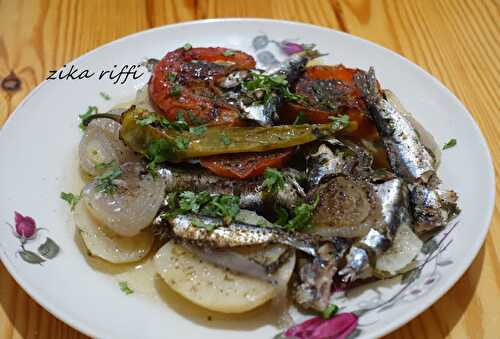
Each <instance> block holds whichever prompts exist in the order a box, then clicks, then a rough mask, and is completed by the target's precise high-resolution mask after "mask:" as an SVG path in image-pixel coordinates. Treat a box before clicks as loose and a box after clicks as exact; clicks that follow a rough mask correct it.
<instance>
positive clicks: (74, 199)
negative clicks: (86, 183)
mask: <svg viewBox="0 0 500 339" xmlns="http://www.w3.org/2000/svg"><path fill="white" fill-rule="evenodd" d="M60 197H61V199H62V200H64V201H66V202H67V203H68V204H69V206H70V207H71V210H72V211H73V210H74V209H75V206H76V204H78V202H79V201H80V199H81V197H82V196H81V195H76V194H73V193H67V192H61V195H60Z"/></svg>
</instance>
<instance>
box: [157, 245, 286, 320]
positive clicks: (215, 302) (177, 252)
mask: <svg viewBox="0 0 500 339" xmlns="http://www.w3.org/2000/svg"><path fill="white" fill-rule="evenodd" d="M154 264H155V266H156V270H157V272H158V273H159V274H160V276H161V277H162V278H163V279H164V280H165V282H166V283H167V284H168V285H169V286H170V287H171V288H172V289H173V290H175V291H176V292H177V293H179V294H181V295H182V296H184V297H185V298H186V299H188V300H189V301H191V302H193V303H195V304H197V305H199V306H202V307H205V308H207V309H209V310H213V311H218V312H223V313H243V312H247V311H250V310H252V309H254V308H256V307H258V306H260V305H262V304H264V303H266V302H267V301H269V300H270V299H272V298H273V297H274V296H275V295H276V289H275V288H274V287H273V285H271V284H270V283H268V282H265V281H262V280H258V279H255V278H250V277H247V276H244V275H241V274H236V273H233V272H230V271H228V270H226V269H224V268H221V267H218V266H215V265H213V264H211V263H207V262H204V261H202V260H200V259H199V258H198V257H197V256H195V255H194V254H192V253H191V252H189V251H188V250H187V249H185V248H184V247H182V246H181V245H179V244H176V243H175V242H174V241H170V242H168V243H167V244H166V245H164V246H163V247H162V248H160V250H159V251H158V253H156V255H155V257H154ZM294 266H295V255H292V256H290V259H289V260H288V261H287V262H286V263H285V264H284V265H283V266H282V267H281V268H280V269H279V270H278V271H277V272H276V273H275V274H277V275H279V278H278V277H277V279H278V280H279V281H280V280H285V281H288V280H289V279H290V277H291V275H292V272H293V269H294Z"/></svg>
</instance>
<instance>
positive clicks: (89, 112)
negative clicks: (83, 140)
mask: <svg viewBox="0 0 500 339" xmlns="http://www.w3.org/2000/svg"><path fill="white" fill-rule="evenodd" d="M96 113H97V107H96V106H89V108H87V112H85V113H83V114H80V115H78V116H79V117H80V120H81V122H80V125H79V126H80V128H81V129H82V130H84V129H85V128H86V126H84V125H83V121H85V120H86V119H88V117H90V116H91V115H93V114H96Z"/></svg>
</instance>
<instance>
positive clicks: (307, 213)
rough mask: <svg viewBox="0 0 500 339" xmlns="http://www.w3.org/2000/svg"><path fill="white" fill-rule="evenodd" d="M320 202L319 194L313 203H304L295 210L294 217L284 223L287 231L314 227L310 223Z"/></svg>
mask: <svg viewBox="0 0 500 339" xmlns="http://www.w3.org/2000/svg"><path fill="white" fill-rule="evenodd" d="M318 203H319V194H318V195H317V196H316V199H315V200H314V202H313V203H312V204H307V203H302V204H300V205H299V206H297V207H295V208H294V210H293V215H294V216H293V218H291V219H290V220H288V222H287V223H286V224H285V225H283V228H284V229H285V230H287V231H300V230H303V229H309V228H311V227H312V225H311V224H310V221H311V218H312V215H313V212H314V210H315V209H316V207H317V206H318Z"/></svg>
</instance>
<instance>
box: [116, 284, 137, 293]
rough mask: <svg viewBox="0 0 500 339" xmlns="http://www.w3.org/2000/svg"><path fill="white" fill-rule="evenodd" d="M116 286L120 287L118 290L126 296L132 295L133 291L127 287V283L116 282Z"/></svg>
mask: <svg viewBox="0 0 500 339" xmlns="http://www.w3.org/2000/svg"><path fill="white" fill-rule="evenodd" d="M118 286H120V290H121V291H122V292H123V293H125V294H126V295H129V294H132V293H134V290H133V289H131V288H130V287H128V282H126V281H120V282H118Z"/></svg>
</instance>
